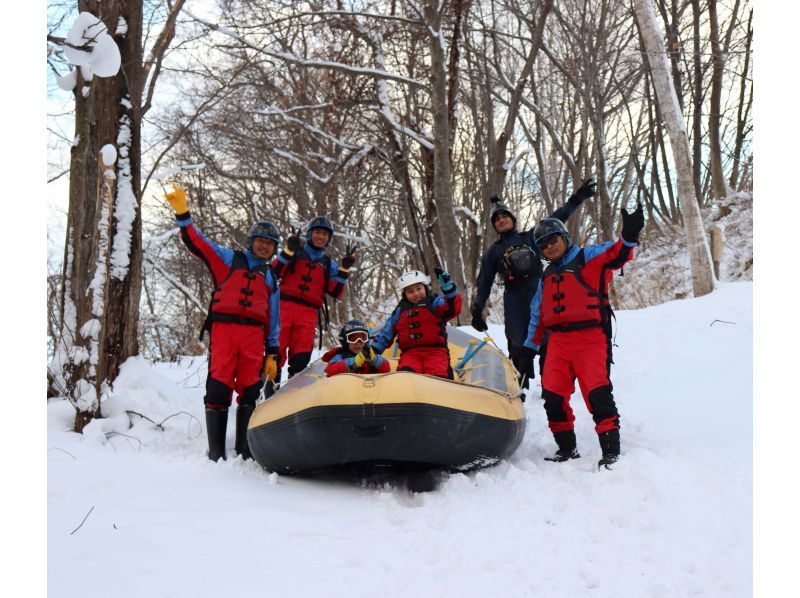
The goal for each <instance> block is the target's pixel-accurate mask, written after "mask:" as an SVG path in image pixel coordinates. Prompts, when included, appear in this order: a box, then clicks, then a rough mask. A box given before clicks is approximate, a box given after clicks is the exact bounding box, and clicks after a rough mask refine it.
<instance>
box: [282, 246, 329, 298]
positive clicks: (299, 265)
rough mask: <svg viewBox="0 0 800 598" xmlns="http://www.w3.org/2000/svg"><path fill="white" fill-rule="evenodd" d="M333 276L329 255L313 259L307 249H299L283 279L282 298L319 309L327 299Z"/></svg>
mask: <svg viewBox="0 0 800 598" xmlns="http://www.w3.org/2000/svg"><path fill="white" fill-rule="evenodd" d="M330 277H331V258H330V257H328V256H327V255H324V254H323V255H322V257H320V258H318V259H316V260H313V259H311V256H309V255H308V254H307V253H306V252H305V250H303V249H298V250H297V255H296V257H295V259H294V260H293V261H292V263H291V264H289V267H288V268H287V270H286V273H285V274H284V275H283V279H282V280H281V299H288V300H289V301H296V302H297V303H302V304H304V305H308V306H310V307H315V308H317V309H319V308H320V307H322V304H323V302H324V301H325V292H326V290H327V287H328V280H329V279H330Z"/></svg>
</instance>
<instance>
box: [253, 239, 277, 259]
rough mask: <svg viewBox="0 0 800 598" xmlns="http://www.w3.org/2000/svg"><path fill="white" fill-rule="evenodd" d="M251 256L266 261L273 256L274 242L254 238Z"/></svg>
mask: <svg viewBox="0 0 800 598" xmlns="http://www.w3.org/2000/svg"><path fill="white" fill-rule="evenodd" d="M253 255H255V256H256V257H257V258H258V259H260V260H268V259H270V258H271V257H272V256H273V255H275V241H273V240H272V239H265V238H264V237H256V238H255V239H253Z"/></svg>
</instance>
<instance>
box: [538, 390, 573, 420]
mask: <svg viewBox="0 0 800 598" xmlns="http://www.w3.org/2000/svg"><path fill="white" fill-rule="evenodd" d="M542 398H543V399H544V411H545V413H547V420H548V421H551V422H566V421H569V418H568V416H567V413H566V411H564V397H562V396H561V395H559V394H556V393H554V392H553V391H552V390H547V389H544V388H543V389H542Z"/></svg>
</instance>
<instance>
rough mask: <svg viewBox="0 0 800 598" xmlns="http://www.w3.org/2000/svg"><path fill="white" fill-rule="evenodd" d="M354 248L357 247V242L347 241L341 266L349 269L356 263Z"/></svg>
mask: <svg viewBox="0 0 800 598" xmlns="http://www.w3.org/2000/svg"><path fill="white" fill-rule="evenodd" d="M356 249H358V244H357V243H353V244H352V245H351V244H349V243H348V244H347V247H345V250H344V257H343V258H342V267H343V268H347V269H349V268H351V267H352V266H353V264H355V263H356V260H357V259H358V254H357V253H356Z"/></svg>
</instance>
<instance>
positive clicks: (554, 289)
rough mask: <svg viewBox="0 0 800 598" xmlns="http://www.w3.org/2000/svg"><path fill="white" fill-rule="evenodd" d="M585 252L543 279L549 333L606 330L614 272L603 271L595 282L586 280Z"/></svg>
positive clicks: (544, 321) (543, 314) (543, 313)
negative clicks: (586, 329)
mask: <svg viewBox="0 0 800 598" xmlns="http://www.w3.org/2000/svg"><path fill="white" fill-rule="evenodd" d="M585 263H586V257H585V256H584V253H583V250H581V251H579V252H578V255H577V256H576V257H575V259H573V260H572V261H571V262H569V263H567V264H566V265H565V266H564V267H563V269H561V271H558V269H557V268H555V267H554V266H552V265H550V266H548V267H547V268H546V269H545V271H544V276H543V277H542V304H541V318H542V324H543V325H544V327H545V328H547V329H548V330H556V331H562V332H564V331H569V330H583V329H585V328H599V327H602V328H604V329H605V328H606V327H607V326H608V325H609V322H610V320H609V316H610V315H611V305H610V303H609V301H608V293H607V292H606V288H607V287H608V283H609V282H610V280H611V270H610V269H608V268H602V269H600V270H599V271H597V272H596V273H594V280H586V279H585V278H584V275H585V274H586V272H585V271H583V266H584V264H585Z"/></svg>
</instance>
